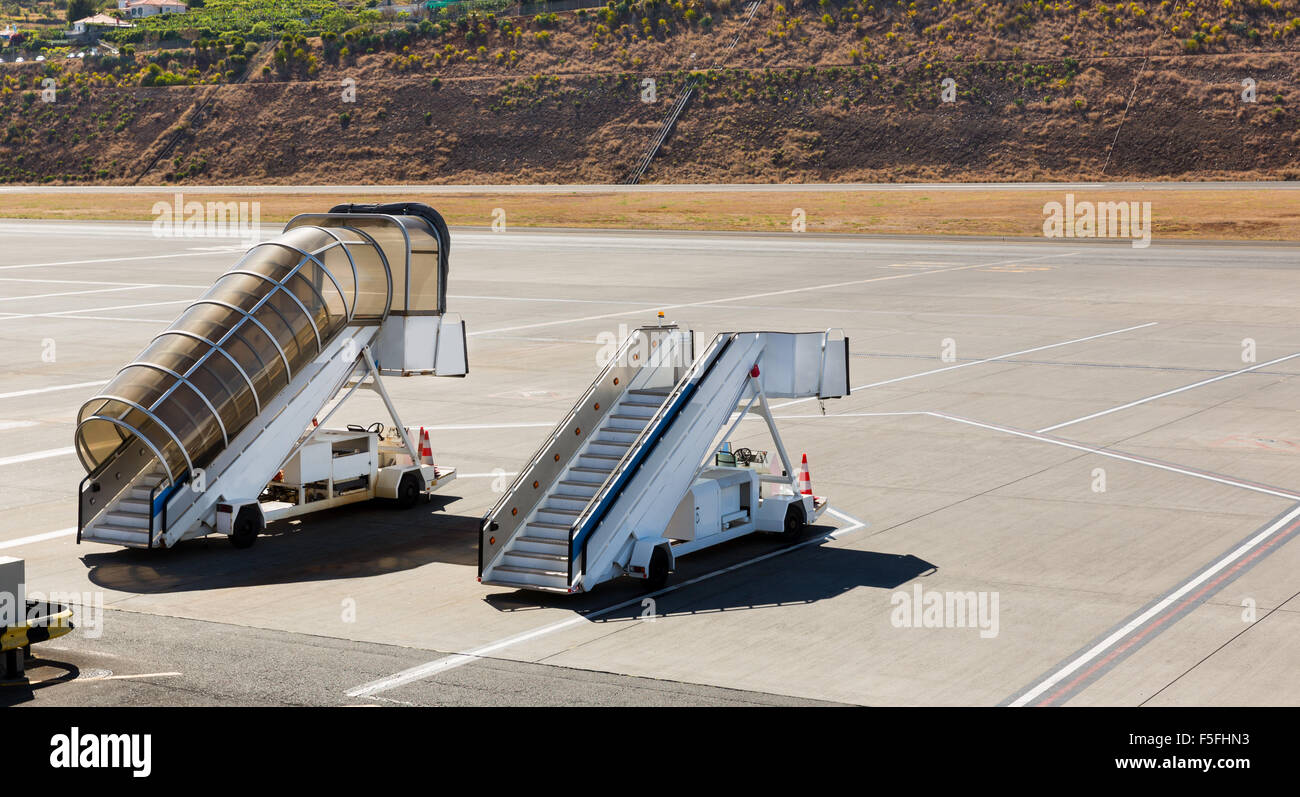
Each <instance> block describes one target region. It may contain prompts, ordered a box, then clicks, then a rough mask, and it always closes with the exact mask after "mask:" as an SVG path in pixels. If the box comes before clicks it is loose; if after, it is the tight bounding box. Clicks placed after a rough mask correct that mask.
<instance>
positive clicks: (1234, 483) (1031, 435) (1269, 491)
mask: <svg viewBox="0 0 1300 797" xmlns="http://www.w3.org/2000/svg"><path fill="white" fill-rule="evenodd" d="M926 415H933V416H934V417H936V418H946V419H947V420H950V421H956V422H957V423H964V424H967V425H970V426H978V427H980V428H981V429H992V430H994V431H997V432H1003V433H1004V434H1010V435H1015V436H1016V437H1024V438H1027V439H1030V440H1038V441H1039V442H1043V443H1051V444H1052V445H1057V446H1064V447H1065V448H1073V449H1075V450H1076V451H1086V452H1088V453H1089V454H1097V455H1099V456H1103V457H1110V458H1111V459H1118V460H1123V461H1124V462H1132V463H1133V464H1135V465H1146V466H1147V467H1150V468H1157V469H1159V470H1164V471H1169V472H1171V473H1178V474H1182V475H1183V476H1193V477H1195V478H1197V479H1205V480H1207V481H1212V482H1217V483H1219V484H1226V485H1229V486H1231V487H1240V488H1242V489H1243V490H1252V491H1254V492H1257V493H1264V494H1265V495H1275V496H1277V497H1278V498H1286V499H1288V500H1291V501H1295V500H1300V493H1293V492H1286V491H1284V490H1282V489H1281V488H1277V489H1273V488H1269V487H1264V486H1262V485H1258V484H1251V483H1250V482H1244V481H1238V480H1236V479H1230V478H1227V477H1224V476H1218V475H1215V474H1213V473H1205V472H1203V471H1198V470H1193V469H1191V468H1182V467H1178V466H1176V465H1166V464H1164V463H1162V462H1153V461H1151V460H1147V459H1142V458H1141V457H1134V456H1131V455H1128V454H1120V453H1116V452H1114V451H1107V450H1106V449H1104V448H1096V447H1094V446H1088V445H1084V444H1082V443H1075V442H1071V441H1069V440H1062V439H1061V438H1059V437H1049V436H1047V435H1043V434H1040V433H1037V432H1027V431H1024V430H1023V429H1013V428H1011V427H1009V426H999V425H997V424H993V423H983V422H981V421H972V420H971V419H969V418H962V417H960V416H958V415H948V414H947V413H943V412H927V413H926Z"/></svg>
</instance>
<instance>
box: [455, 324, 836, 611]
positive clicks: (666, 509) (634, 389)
mask: <svg viewBox="0 0 1300 797" xmlns="http://www.w3.org/2000/svg"><path fill="white" fill-rule="evenodd" d="M666 329H668V328H663V327H643V328H642V329H640V330H637V331H636V332H634V333H633V335H632V337H630V338H629V339H628V342H625V344H624V348H625V349H626V348H627V347H628V346H629V344H630V343H631V342H632V341H633V340H634V339H635V338H636V337H637V336H638V335H640V336H645V335H648V334H660V335H663V334H664V330H666ZM672 329H673V330H675V328H672ZM833 332H834V330H827V331H826V332H822V333H784V332H751V333H726V334H723V335H719V336H718V337H717V338H715V339H714V341H713V343H712V344H711V345H710V346H709V348H708V350H706V351H705V352H704V353H703V354H701V356H700V357H699V358H698V359H695V360H694V362H693V363H692V364H691V365H690V367H689V368H683V367H681V366H680V365H679V364H677V363H676V362H673V363H672V365H673V369H672V370H671V371H670V370H669V369H668V368H667V367H665V366H666V365H667V363H664V362H659V363H651V364H650V365H649V366H648V367H645V368H642V369H640V370H635V369H634V370H633V372H632V374H631V376H632V378H631V379H630V380H629V381H627V382H626V383H623V384H621V385H619V387H621V388H622V390H623V392H622V393H615V392H613V391H612V390H611V387H612V386H614V376H613V372H612V370H611V368H610V367H607V368H606V370H605V371H604V372H602V374H601V375H600V376H598V377H597V380H596V382H595V383H593V385H592V387H591V388H589V389H588V391H587V392H586V393H585V394H584V395H583V398H582V399H581V400H580V401H579V402H578V404H576V405H575V407H574V410H573V411H571V412H570V413H569V415H568V416H566V418H565V419H564V420H563V421H561V423H560V424H559V425H558V426H557V427H556V428H555V430H554V431H553V432H552V434H551V435H550V436H549V437H548V438H547V440H546V441H545V442H544V443H543V445H542V447H541V448H540V449H539V451H538V452H537V453H536V454H535V455H534V456H533V458H532V459H531V460H530V462H529V463H528V464H527V465H525V467H524V468H522V469H521V471H520V474H519V476H518V478H516V480H515V483H514V484H513V485H512V486H511V488H510V489H509V490H507V492H506V493H505V494H504V495H503V496H502V498H501V499H500V500H499V501H498V502H497V504H496V505H495V506H494V507H493V508H492V509H491V510H489V512H488V513H487V514H486V515H485V516H484V519H483V523H482V528H481V533H480V545H479V580H480V581H481V582H482V583H484V584H488V585H492V586H507V587H515V588H521V589H534V590H542V591H548V592H558V593H566V594H567V593H575V592H582V591H586V590H589V589H591V588H593V587H595V586H596V585H597V584H599V583H603V582H604V581H608V580H610V579H612V578H617V577H619V576H622V575H631V576H633V577H638V578H644V579H646V580H647V581H648V582H651V583H654V582H656V581H658V576H660V575H664V573H662V571H663V570H664V566H663V563H662V559H663V558H666V559H667V567H668V569H671V566H672V563H673V561H674V560H675V557H676V555H679V554H686V553H689V552H692V551H695V550H700V549H701V548H704V547H709V546H711V545H715V544H718V543H721V542H725V541H727V540H730V539H735V538H736V537H739V536H743V535H744V534H748V533H753V532H757V531H774V532H778V533H783V534H785V533H786V532H791V533H790V534H786V537H787V538H789V537H790V536H791V535H792V534H795V533H797V531H798V529H790V528H786V527H785V523H784V521H785V520H786V516H787V513H788V512H794V511H795V510H793V509H792V507H797V508H798V509H797V513H796V514H797V516H798V517H799V518H800V523H798V524H797V525H798V526H799V527H800V528H802V526H804V525H806V524H807V523H811V522H813V521H814V520H816V519H817V518H818V517H819V516H820V515H821V513H822V512H823V511H825V508H826V501H825V499H824V498H816V497H813V496H811V495H801V494H799V493H798V491H797V490H796V489H795V478H796V471H795V468H794V466H793V463H792V462H791V460H790V458H789V455H788V453H787V452H786V450H785V446H784V444H783V442H782V441H781V436H780V433H779V431H778V430H777V428H776V425H775V422H774V420H773V418H772V414H771V410H770V406H769V404H768V397H769V396H771V397H774V398H821V399H825V398H838V397H841V396H845V395H848V393H849V361H848V339H847V338H846V337H844V336H843V334H842V333H840V334H839V336H838V337H834V338H833V337H832V333H833ZM692 339H693V336H691V337H689V338H688V337H687V336H686V335H685V334H684V333H677V332H675V331H674V332H672V333H671V334H670V336H669V337H668V338H666V339H664V341H663V342H664V343H666V344H672V343H674V342H676V343H677V347H676V349H675V350H671V349H670V350H669V354H670V355H671V354H674V353H677V354H680V353H681V352H683V351H686V349H685V347H684V346H683V345H682V344H681V341H685V340H692ZM692 349H693V346H692ZM663 351H664V349H662V348H661V349H660V352H661V353H663ZM670 359H671V358H670ZM668 373H671V374H672V375H673V378H672V386H671V388H667V389H664V388H662V387H660V388H655V387H653V384H652V383H653V382H654V381H655V380H657V379H658V380H659V381H662V377H663V376H664V375H666V374H668ZM624 376H627V373H626V372H624ZM647 384H651V387H649V388H647ZM602 388H603V389H604V390H605V391H606V392H605V394H604V396H603V397H604V399H605V401H604V402H597V401H595V400H594V397H595V395H596V394H597V393H598V392H599V391H600V390H601V389H602ZM600 407H605V408H606V410H605V412H607V413H608V415H595V414H594V412H595V411H596V410H598V409H599V408H600ZM625 407H626V409H625ZM633 408H636V409H633ZM647 408H648V409H647ZM584 411H586V412H587V416H586V417H585V418H584V417H582V416H583V412H584ZM749 412H754V413H755V414H757V415H758V416H760V417H762V418H764V419H765V421H766V422H767V426H768V429H769V430H770V432H771V434H772V439H773V441H774V443H775V444H776V448H777V452H778V455H779V457H780V460H781V463H782V465H783V471H782V474H781V475H779V476H777V475H773V474H763V475H761V476H760V475H759V474H757V473H752V472H751V473H748V474H746V475H744V476H742V477H734V478H733V476H734V474H733V475H728V473H727V472H726V469H720V468H717V467H714V468H711V469H710V470H709V472H707V473H706V472H705V468H706V466H707V465H708V463H709V460H710V459H711V458H712V457H713V455H714V451H715V445H714V441H715V440H717V439H718V435H719V433H720V432H723V430H724V429H725V430H726V431H725V432H723V434H722V440H723V441H726V440H728V439H729V438H730V437H731V435H732V433H733V432H734V431H735V429H736V428H737V426H738V425H739V423H740V422H741V420H743V419H744V417H745V416H746V414H747V413H749ZM737 413H739V415H737ZM584 423H586V424H587V426H586V427H584V426H583V424H584ZM584 428H585V432H584ZM620 451H621V453H620ZM713 479H720V480H723V481H727V482H728V483H729V484H731V485H732V488H729V489H733V490H734V491H735V492H736V493H737V494H739V492H740V491H742V490H748V491H750V492H752V494H753V496H754V498H753V500H752V502H750V503H748V504H747V507H748V509H747V512H745V513H738V514H734V515H733V516H732V517H730V518H729V519H728V521H727V525H726V527H725V528H721V527H720V528H719V529H718V531H717V533H711V534H709V535H708V539H707V540H704V539H692V540H684V539H670V538H668V537H665V536H664V534H665V531H666V530H667V529H668V526H669V524H670V521H671V520H672V517H673V515H674V514H675V513H676V511H677V510H678V509H679V508H680V507H681V506H682V505H683V502H684V500H685V499H687V498H689V495H690V494H691V493H692V491H694V490H696V489H697V488H700V489H707V488H708V487H709V486H710V485H709V484H708V482H710V480H713ZM763 484H769V485H771V484H776V485H780V487H781V492H779V493H777V494H774V495H769V496H767V497H760V495H759V493H760V490H761V485H763ZM765 503H766V504H768V508H767V509H764V508H763V504H765ZM742 515H743V520H742V519H741V518H742ZM655 549H662V550H663V552H664V556H661V557H660V558H658V559H655V560H654V562H656V563H658V566H657V567H650V565H651V564H652V562H651V559H652V558H654V550H655ZM656 571H659V572H656Z"/></svg>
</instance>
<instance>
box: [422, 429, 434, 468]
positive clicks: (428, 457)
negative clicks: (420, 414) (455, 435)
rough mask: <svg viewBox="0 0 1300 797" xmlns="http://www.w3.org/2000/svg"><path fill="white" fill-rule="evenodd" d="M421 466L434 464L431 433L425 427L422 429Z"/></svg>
mask: <svg viewBox="0 0 1300 797" xmlns="http://www.w3.org/2000/svg"><path fill="white" fill-rule="evenodd" d="M420 464H421V465H432V464H433V445H432V444H431V443H430V442H429V432H428V430H427V429H425V428H424V427H423V426H421V427H420Z"/></svg>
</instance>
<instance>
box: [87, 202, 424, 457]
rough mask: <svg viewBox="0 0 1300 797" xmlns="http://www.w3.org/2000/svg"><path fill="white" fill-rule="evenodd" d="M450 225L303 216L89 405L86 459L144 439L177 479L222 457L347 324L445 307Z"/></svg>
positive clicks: (254, 252)
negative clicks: (447, 229)
mask: <svg viewBox="0 0 1300 797" xmlns="http://www.w3.org/2000/svg"><path fill="white" fill-rule="evenodd" d="M433 215H434V216H435V217H436V214H433ZM438 221H439V222H441V219H440V218H439V219H438ZM445 230H446V228H445V226H442V227H441V229H439V228H438V227H437V226H435V225H434V224H432V223H431V222H430V221H429V220H428V219H427V218H422V217H419V216H405V215H403V216H396V215H391V214H381V213H375V212H371V213H368V214H367V213H334V212H331V213H328V214H309V215H305V216H299V217H297V218H295V219H294V220H293V221H291V222H289V224H288V225H287V226H286V227H285V231H284V232H283V233H282V234H281V235H279V236H277V237H276V238H273V239H271V240H268V241H264V242H261V243H259V244H257V245H255V246H253V247H252V248H251V249H250V250H249V251H248V252H247V253H246V254H245V255H244V256H243V258H241V259H240V261H239V262H238V263H236V264H235V265H234V267H233V268H231V269H230V270H229V271H227V272H226V273H225V274H224V275H222V276H221V278H220V279H218V280H217V281H216V282H215V283H214V284H213V286H212V287H211V288H209V289H208V291H207V292H206V293H204V294H203V296H202V297H201V298H200V299H198V300H197V301H196V302H194V303H193V304H192V305H190V306H189V307H188V308H186V310H185V311H184V312H182V313H181V314H180V316H179V317H178V318H177V319H176V320H175V321H174V322H172V324H171V325H170V326H169V327H168V328H167V329H166V330H165V331H163V332H162V333H161V334H159V335H158V336H157V337H155V338H154V339H153V341H151V342H150V343H149V345H148V346H146V347H145V349H144V351H142V352H140V354H138V355H137V356H136V357H135V358H134V359H133V360H132V361H131V362H130V363H128V364H127V365H126V366H125V367H123V368H122V369H121V370H120V371H119V372H118V373H117V375H116V376H115V377H114V378H113V379H112V381H110V382H109V383H108V385H107V387H105V388H104V389H103V390H102V391H101V392H100V393H98V394H97V395H96V396H94V397H93V398H91V399H90V400H89V401H87V402H86V403H85V404H83V405H82V407H81V410H80V411H79V412H78V416H77V434H76V450H77V455H78V456H79V457H80V458H81V462H82V465H83V466H84V467H85V468H86V470H87V472H89V473H94V472H95V471H96V470H97V469H98V468H99V467H100V466H102V465H103V464H104V463H105V462H107V461H108V460H109V459H110V458H111V457H112V455H113V454H114V452H116V451H117V450H118V449H119V448H120V447H122V446H123V445H124V444H126V443H128V442H132V441H134V440H138V441H139V442H141V443H142V444H144V445H145V446H146V447H148V448H149V449H150V450H151V451H152V453H153V454H154V456H156V457H157V458H158V460H160V461H161V462H162V464H163V466H164V468H165V469H166V471H167V473H168V476H169V481H171V482H172V483H176V482H177V481H179V480H181V478H182V476H183V475H184V474H187V473H188V472H190V471H192V470H194V469H195V468H201V467H204V466H205V465H207V464H208V463H209V462H211V460H212V459H213V458H215V457H216V455H217V454H218V453H220V451H221V450H222V449H223V448H224V447H225V446H226V445H228V444H229V442H230V441H231V440H232V439H234V437H235V435H237V434H238V433H239V432H240V431H241V430H243V429H244V428H245V427H246V426H247V425H248V424H249V423H250V422H251V421H252V420H253V419H254V418H255V417H257V415H258V414H259V413H260V412H261V409H262V408H263V407H265V406H267V405H268V404H269V403H270V401H271V400H272V399H273V398H274V397H275V396H276V395H277V394H278V393H279V392H280V391H281V390H283V389H284V388H285V387H287V386H288V385H289V383H290V382H291V381H292V380H293V377H294V375H295V374H297V373H299V371H300V370H301V369H302V368H303V367H304V366H305V365H307V364H308V363H310V362H311V361H312V360H314V359H315V358H316V357H317V356H318V355H319V354H320V353H321V351H322V350H323V349H324V347H325V346H326V345H327V344H328V343H329V342H330V340H331V339H333V338H334V336H335V335H337V334H338V333H339V332H340V331H341V330H342V329H343V328H344V327H346V326H348V325H353V324H379V323H382V322H383V321H384V319H385V318H387V317H388V316H389V315H398V314H402V315H407V314H410V315H417V314H418V315H437V314H441V313H442V312H443V311H444V309H445V301H446V300H445V296H446V276H447V275H446V271H447V258H446V253H445V249H446V246H445V243H443V242H445V241H446V232H445Z"/></svg>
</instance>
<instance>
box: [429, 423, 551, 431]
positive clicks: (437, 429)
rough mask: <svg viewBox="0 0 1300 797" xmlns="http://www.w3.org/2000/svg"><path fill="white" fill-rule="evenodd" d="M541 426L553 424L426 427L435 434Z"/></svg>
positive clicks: (480, 424) (479, 424)
mask: <svg viewBox="0 0 1300 797" xmlns="http://www.w3.org/2000/svg"><path fill="white" fill-rule="evenodd" d="M541 426H551V427H553V426H555V424H553V423H478V424H451V425H448V426H426V427H424V428H425V429H429V430H432V431H435V432H454V431H457V430H462V429H535V428H538V427H541Z"/></svg>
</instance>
